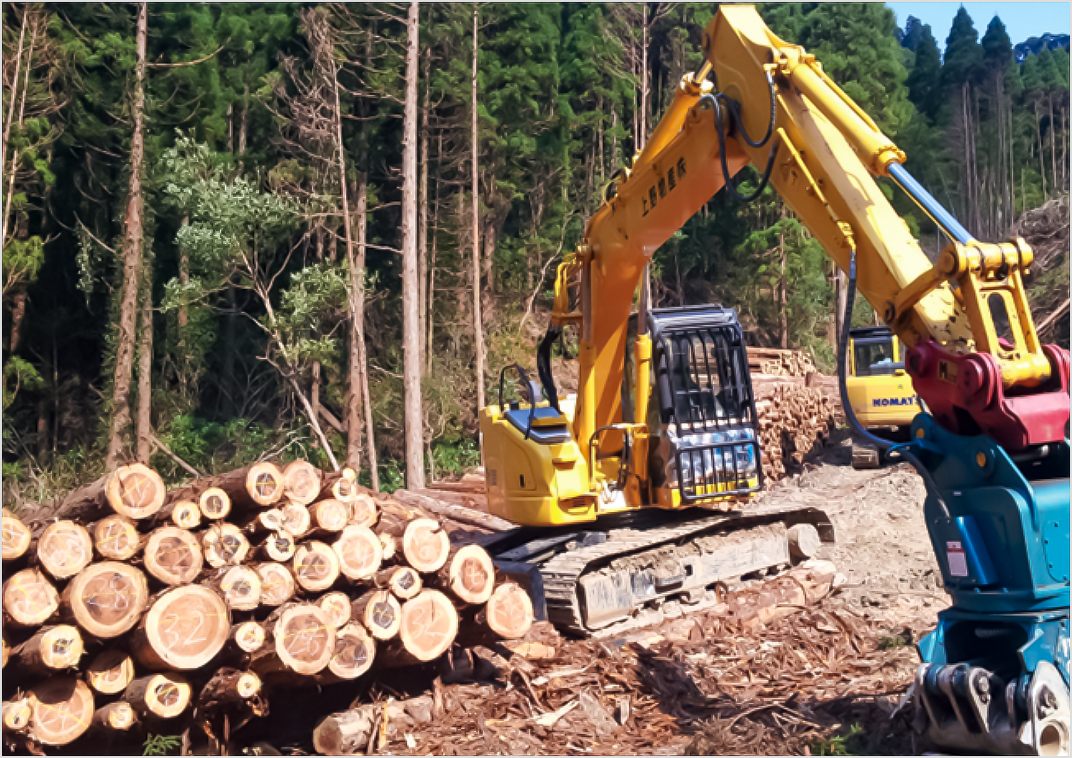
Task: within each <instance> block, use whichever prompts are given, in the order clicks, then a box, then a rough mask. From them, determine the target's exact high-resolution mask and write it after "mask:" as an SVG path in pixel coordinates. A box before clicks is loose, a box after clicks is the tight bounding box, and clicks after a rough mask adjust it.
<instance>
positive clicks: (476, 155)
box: [471, 3, 484, 412]
mask: <svg viewBox="0 0 1072 758" xmlns="http://www.w3.org/2000/svg"><path fill="white" fill-rule="evenodd" d="M479 19H480V7H479V6H478V5H477V4H476V3H473V77H472V108H471V111H472V119H473V125H472V164H473V166H472V169H473V178H472V193H473V334H474V338H475V341H476V405H477V412H479V411H480V409H481V408H483V407H484V323H483V321H482V319H481V315H480V180H479V175H478V172H479V168H480V165H479V164H480V147H479V132H478V130H477V126H478V124H477V112H476V97H477V77H476V75H477V51H478V48H477V24H478V22H479Z"/></svg>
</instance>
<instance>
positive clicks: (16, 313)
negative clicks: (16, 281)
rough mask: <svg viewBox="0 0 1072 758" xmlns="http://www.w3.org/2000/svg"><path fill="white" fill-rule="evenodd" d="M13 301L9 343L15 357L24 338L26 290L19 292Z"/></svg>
mask: <svg viewBox="0 0 1072 758" xmlns="http://www.w3.org/2000/svg"><path fill="white" fill-rule="evenodd" d="M11 300H12V303H11V339H10V341H9V342H8V351H9V352H10V353H11V354H12V355H14V353H15V350H16V349H17V348H18V346H19V338H20V337H21V336H22V319H23V318H24V317H25V316H26V290H19V291H18V292H16V293H15V294H14V295H13V296H12V298H11Z"/></svg>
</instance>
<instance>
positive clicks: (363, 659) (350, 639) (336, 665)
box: [328, 624, 376, 679]
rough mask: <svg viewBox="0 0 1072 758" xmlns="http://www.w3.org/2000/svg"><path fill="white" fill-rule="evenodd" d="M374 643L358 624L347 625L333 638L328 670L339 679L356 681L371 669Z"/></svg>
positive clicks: (374, 651)
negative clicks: (332, 651) (332, 650)
mask: <svg viewBox="0 0 1072 758" xmlns="http://www.w3.org/2000/svg"><path fill="white" fill-rule="evenodd" d="M375 657H376V642H375V640H373V639H372V638H371V637H370V636H369V634H368V632H366V631H365V628H364V627H362V626H361V625H360V624H347V625H346V626H344V627H343V628H342V629H340V630H339V631H338V632H337V633H336V636H335V652H334V653H333V654H332V656H331V660H330V661H329V662H328V670H329V671H330V672H331V673H332V674H334V675H335V676H337V677H339V678H340V679H357V678H358V677H359V676H361V675H362V674H364V673H365V672H366V671H368V670H369V669H370V668H371V667H372V663H373V660H374V659H375Z"/></svg>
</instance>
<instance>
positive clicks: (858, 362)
mask: <svg viewBox="0 0 1072 758" xmlns="http://www.w3.org/2000/svg"><path fill="white" fill-rule="evenodd" d="M853 362H854V364H855V366H854V368H855V371H854V372H853V373H854V375H855V376H881V375H884V374H892V373H893V372H894V371H896V370H897V369H899V368H903V367H904V364H903V363H901V362H900V356H899V355H897V351H896V350H894V348H893V338H892V337H881V338H878V339H864V340H856V341H855V344H854V346H853Z"/></svg>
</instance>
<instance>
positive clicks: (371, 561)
mask: <svg viewBox="0 0 1072 758" xmlns="http://www.w3.org/2000/svg"><path fill="white" fill-rule="evenodd" d="M332 550H333V551H334V553H335V555H336V557H337V558H338V562H339V570H340V571H341V572H342V574H343V576H345V577H346V578H347V579H350V580H352V581H359V580H362V579H368V578H370V577H371V576H372V575H373V574H375V573H376V571H377V570H378V569H379V568H380V564H381V562H382V561H383V546H382V545H381V544H380V540H379V538H378V537H377V536H376V534H375V533H374V532H373V531H372V530H371V529H369V528H368V527H367V526H356V525H351V526H348V527H346V528H345V529H343V530H342V534H341V535H339V539H337V540H336V541H335V542H334V543H333V544H332Z"/></svg>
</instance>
